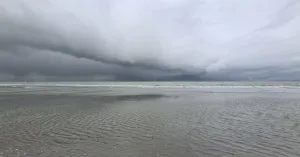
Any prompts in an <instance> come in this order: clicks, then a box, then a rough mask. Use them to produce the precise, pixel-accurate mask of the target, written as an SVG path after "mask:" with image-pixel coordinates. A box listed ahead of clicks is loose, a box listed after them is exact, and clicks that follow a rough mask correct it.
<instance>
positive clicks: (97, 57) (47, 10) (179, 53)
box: [0, 0, 300, 81]
mask: <svg viewBox="0 0 300 157" xmlns="http://www.w3.org/2000/svg"><path fill="white" fill-rule="evenodd" d="M181 75H183V77H178V76H181ZM173 76H174V77H176V78H180V79H184V78H185V77H187V78H188V77H191V76H192V77H193V76H195V77H196V78H199V80H249V79H250V80H300V0H151V1H150V0H147V1H146V0H84V1H83V0H1V1H0V80H2V81H10V80H42V81H43V80H65V81H68V80H87V81H89V80H156V79H160V78H172V77H173Z"/></svg>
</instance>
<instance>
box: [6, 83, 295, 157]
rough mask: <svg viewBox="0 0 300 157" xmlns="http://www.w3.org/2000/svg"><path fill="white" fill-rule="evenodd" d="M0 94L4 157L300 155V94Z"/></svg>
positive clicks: (46, 90) (73, 90)
mask: <svg viewBox="0 0 300 157" xmlns="http://www.w3.org/2000/svg"><path fill="white" fill-rule="evenodd" d="M0 91H1V93H0V109H1V110H0V119H1V121H0V157H2V156H3V157H6V156H13V157H15V156H24V157H25V156H26V157H27V156H28V157H31V156H39V157H46V156H49V157H52V156H53V157H56V156H72V157H77V156H78V157H79V156H89V157H98V156H107V157H113V156H128V157H135V156H136V157H138V156H143V157H144V156H145V157H147V156H170V157H171V156H172V157H173V156H174V157H181V156H186V157H189V156H190V157H193V156H195V157H196V156H204V157H206V156H208V157H210V156H278V157H281V156H288V157H290V156H300V114H299V112H300V110H299V109H300V103H299V102H300V97H299V94H300V91H299V90H296V89H268V88H265V89H250V88H244V89H229V88H226V87H224V88H223V89H215V88H207V89H188V88H186V89H168V90H167V89H140V88H130V89H128V88H126V87H123V88H109V87H93V88H92V87H88V88H87V87H68V88H65V87H55V88H51V87H41V88H29V89H24V88H8V87H5V88H0Z"/></svg>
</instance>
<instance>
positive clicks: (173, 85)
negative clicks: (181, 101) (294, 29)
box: [0, 82, 300, 88]
mask: <svg viewBox="0 0 300 157" xmlns="http://www.w3.org/2000/svg"><path fill="white" fill-rule="evenodd" d="M0 87H22V88H35V87H117V88H122V87H129V88H223V87H226V88H299V87H300V83H298V82H279V83H278V82H271V83H261V82H103V83H98V82H81V83H78V82H41V83H0Z"/></svg>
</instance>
